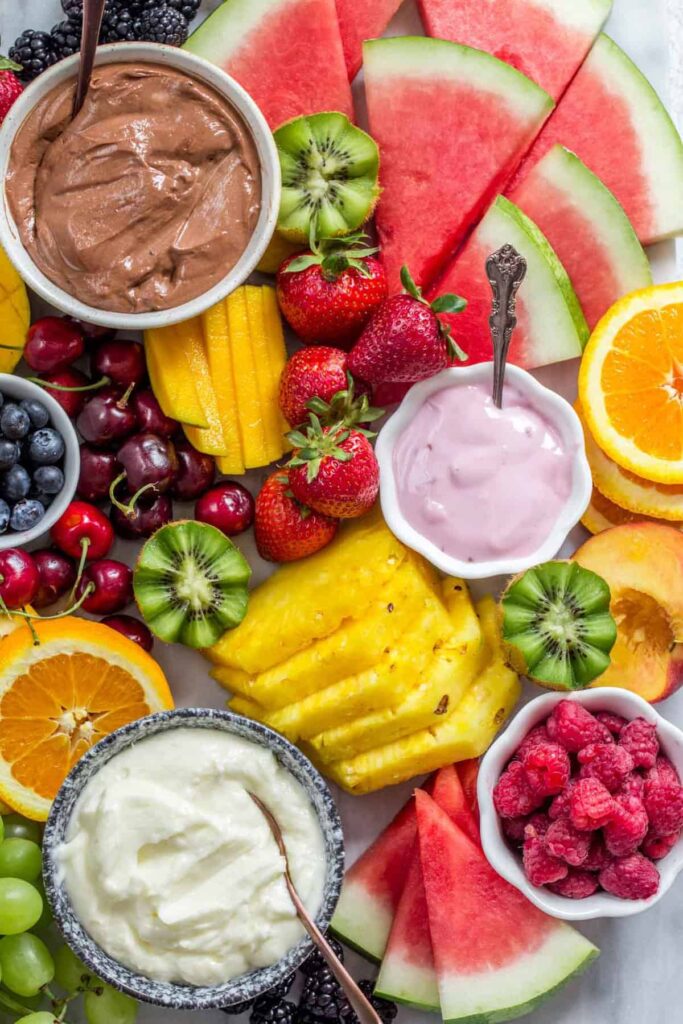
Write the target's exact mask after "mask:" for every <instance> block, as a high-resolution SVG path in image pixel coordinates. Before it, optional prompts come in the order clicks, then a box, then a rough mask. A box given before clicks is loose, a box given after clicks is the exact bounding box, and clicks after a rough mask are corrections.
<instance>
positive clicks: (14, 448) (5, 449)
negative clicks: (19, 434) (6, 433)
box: [0, 437, 21, 469]
mask: <svg viewBox="0 0 683 1024" xmlns="http://www.w3.org/2000/svg"><path fill="white" fill-rule="evenodd" d="M20 453H21V447H20V445H19V444H17V442H16V441H10V440H8V439H7V438H6V437H0V469H9V468H10V466H13V465H14V463H15V462H18V461H19V455H20Z"/></svg>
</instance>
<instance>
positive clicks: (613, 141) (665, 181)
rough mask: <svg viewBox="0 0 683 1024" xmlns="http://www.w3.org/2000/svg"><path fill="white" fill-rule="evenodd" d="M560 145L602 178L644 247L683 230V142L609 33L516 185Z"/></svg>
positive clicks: (595, 49)
mask: <svg viewBox="0 0 683 1024" xmlns="http://www.w3.org/2000/svg"><path fill="white" fill-rule="evenodd" d="M557 143H559V144H560V145H563V146H567V147H568V148H569V149H571V150H572V152H573V153H576V155H577V156H578V157H579V159H580V160H582V161H583V162H584V163H585V164H586V166H587V167H589V168H590V169H591V171H593V173H594V174H597V176H598V178H600V180H601V181H602V182H603V184H604V185H606V186H607V188H608V189H609V190H610V192H612V193H613V194H614V196H615V197H616V198H617V200H618V201H619V202H620V203H621V205H622V206H623V208H624V210H625V211H626V214H627V216H628V218H629V220H630V221H631V223H632V224H633V227H634V229H635V231H636V234H637V235H638V238H639V239H640V241H641V242H642V243H643V244H644V245H647V244H649V243H651V242H657V241H660V240H661V239H663V238H669V237H672V236H674V235H677V234H680V233H681V232H683V141H682V140H681V137H680V135H679V134H678V131H677V130H676V126H675V125H674V123H673V121H672V120H671V118H670V117H669V114H668V113H667V111H666V110H665V108H664V105H663V104H662V102H661V100H660V99H659V97H658V96H657V93H656V92H655V90H654V89H653V88H652V86H651V85H650V83H649V82H648V80H647V79H646V78H645V76H644V75H643V74H642V73H641V72H640V71H639V70H638V68H637V67H636V66H635V64H634V63H633V61H632V60H631V59H630V58H629V57H627V56H626V54H625V53H624V52H623V50H621V49H620V48H619V47H618V46H617V44H616V43H615V42H613V41H612V40H611V39H610V38H609V37H608V36H606V35H604V34H603V35H601V36H599V37H598V40H597V42H596V44H595V46H594V47H593V49H592V50H591V52H590V54H589V55H588V57H587V59H586V61H585V63H584V64H583V66H582V67H581V69H580V70H579V71H578V72H577V74H576V77H575V78H574V80H573V81H572V83H571V85H570V86H569V88H568V89H567V91H566V93H565V94H564V97H563V98H562V100H561V102H560V103H559V105H558V107H557V110H556V111H555V113H554V114H553V115H552V117H551V118H550V119H549V121H548V123H547V124H546V125H545V127H544V129H543V131H542V132H541V134H540V135H539V137H538V139H537V141H536V143H535V144H534V146H533V148H532V149H531V151H530V152H529V154H528V156H527V157H526V159H525V161H524V163H523V164H522V166H521V168H520V169H519V171H518V173H517V175H516V176H515V179H514V183H513V184H512V185H511V186H510V188H512V187H517V185H518V183H519V182H520V181H522V180H523V179H524V177H525V176H526V175H527V174H529V173H530V170H531V168H532V167H534V166H535V165H536V164H537V163H538V161H539V160H540V159H541V158H542V157H543V156H545V154H546V153H547V152H548V150H549V149H551V148H552V147H553V146H554V145H556V144H557Z"/></svg>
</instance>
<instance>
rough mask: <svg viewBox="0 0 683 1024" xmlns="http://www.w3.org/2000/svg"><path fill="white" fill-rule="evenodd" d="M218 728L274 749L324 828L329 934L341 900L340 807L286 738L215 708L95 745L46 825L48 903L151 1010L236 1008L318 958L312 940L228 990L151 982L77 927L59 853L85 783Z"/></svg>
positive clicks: (81, 947)
mask: <svg viewBox="0 0 683 1024" xmlns="http://www.w3.org/2000/svg"><path fill="white" fill-rule="evenodd" d="M186 727H189V728H192V729H220V730H222V731H224V732H230V733H235V734H236V735H237V736H242V737H243V738H244V739H247V740H251V742H252V743H256V744H258V745H259V746H261V747H268V749H269V750H272V751H273V753H274V754H275V757H276V758H277V759H278V761H279V762H280V764H281V765H282V766H283V767H284V768H286V769H287V771H289V772H291V774H292V775H293V776H294V778H295V779H297V781H298V782H299V783H300V784H301V785H302V786H303V788H304V789H305V791H306V793H307V794H308V796H309V797H310V800H311V803H312V804H313V807H314V808H315V812H316V814H317V816H318V821H319V822H320V827H321V829H322V833H323V837H324V840H325V854H326V860H327V867H326V874H325V885H324V890H323V899H322V904H321V906H320V909H319V911H318V915H317V917H316V922H317V924H318V927H319V928H321V929H322V930H323V931H324V930H325V929H326V928H327V926H328V924H329V923H330V920H331V918H332V914H333V913H334V909H335V907H336V905H337V900H338V899H339V892H340V889H341V883H342V878H343V875H344V836H343V833H342V826H341V821H340V819H339V814H338V813H337V808H336V807H335V804H334V800H333V799H332V795H331V793H330V791H329V789H328V788H327V784H326V783H325V781H324V780H323V778H322V776H321V775H319V774H318V772H317V771H316V770H315V768H314V767H313V765H312V764H311V763H310V761H309V760H308V758H306V757H304V755H303V754H302V753H301V751H300V750H297V748H296V747H295V746H293V745H292V744H291V743H289V742H288V741H287V740H286V739H284V738H283V737H282V736H280V735H279V734H278V733H276V732H273V731H272V730H271V729H268V728H266V726H264V725H260V724H259V723H258V722H252V721H249V720H248V719H246V718H241V717H240V716H239V715H235V714H232V713H230V712H228V711H216V710H215V709H213V708H178V709H177V710H175V711H161V712H159V713H158V714H156V715H150V716H149V717H148V718H141V719H140V720H139V721H137V722H133V723H132V724H131V725H126V726H124V727H123V728H122V729H119V730H118V731H117V732H114V733H112V734H111V735H110V736H107V737H106V738H105V739H103V740H102V741H101V742H100V743H98V744H97V745H96V746H94V747H93V748H92V749H91V750H90V751H89V752H88V753H87V754H86V755H85V756H84V757H83V758H81V760H80V761H79V762H78V763H77V764H76V766H75V767H74V768H73V769H72V771H71V772H70V773H69V775H68V776H67V778H66V779H65V780H64V783H63V785H62V787H61V789H60V790H59V792H58V794H57V796H56V798H55V801H54V803H53V805H52V810H51V811H50V817H49V818H48V821H47V824H46V826H45V836H44V839H43V880H44V882H45V893H46V895H47V900H48V903H49V904H50V907H51V909H52V913H53V914H54V918H55V921H56V923H57V925H58V927H59V929H60V931H61V932H62V935H63V936H64V940H65V941H66V943H67V945H68V946H70V947H71V949H72V950H73V951H74V953H75V954H76V955H77V956H78V957H80V958H81V960H82V961H83V962H84V963H85V964H86V965H87V966H88V967H89V968H90V969H91V970H92V971H94V972H95V973H96V974H97V975H98V976H99V977H100V978H103V979H104V981H107V982H109V984H110V985H113V986H114V987H115V988H118V989H120V990H121V991H122V992H127V993H128V995H131V996H134V997H135V998H136V999H141V1000H143V1001H144V1002H147V1003H156V1004H157V1005H158V1006H166V1007H169V1008H170V1009H174V1010H206V1009H209V1008H212V1007H229V1006H231V1005H233V1004H234V1003H239V1002H242V1001H243V1000H246V999H253V998H255V997H256V996H259V995H261V994H262V993H264V992H267V991H268V989H271V988H272V987H273V986H274V985H277V984H278V982H281V981H283V980H284V979H285V978H286V977H287V975H288V974H291V973H292V971H294V970H296V968H297V967H299V965H300V964H302V963H303V961H304V960H305V959H306V957H307V956H308V955H309V954H310V953H311V951H312V948H313V947H312V943H311V940H310V939H308V938H303V939H301V941H300V942H298V943H297V945H296V946H294V948H293V949H290V950H289V952H288V953H287V954H286V955H285V956H284V957H283V958H282V959H281V960H278V962H277V963H275V964H272V965H271V966H270V967H264V968H261V969H259V970H255V971H250V972H249V973H248V974H243V975H240V977H238V978H233V980H232V981H228V982H226V983H225V984H224V985H211V986H201V987H200V986H198V987H195V986H192V985H179V984H172V983H169V982H161V981H152V980H151V979H149V978H146V977H144V976H143V975H140V974H136V973H135V971H131V970H130V969H129V968H128V967H124V966H123V965H122V964H120V963H118V961H116V960H114V959H112V957H110V956H109V955H108V954H107V953H105V952H104V950H103V949H101V947H100V946H98V945H97V943H96V942H95V941H94V940H93V939H92V938H91V937H90V936H89V935H88V933H87V932H86V931H85V929H84V928H83V925H82V924H81V923H80V921H79V920H78V918H77V916H76V914H75V913H74V910H73V907H72V905H71V900H70V899H69V895H68V893H67V891H66V888H65V887H64V885H63V884H62V883H61V882H60V879H59V871H58V865H57V861H56V858H55V851H56V849H57V847H58V846H59V845H60V843H62V842H63V841H64V839H65V837H66V833H67V830H68V826H69V820H70V818H71V814H72V812H73V809H74V805H75V803H76V801H77V799H78V797H79V796H80V794H81V792H82V791H83V789H84V787H85V785H86V784H87V782H88V781H89V780H90V779H91V778H92V776H93V775H95V774H96V772H98V771H99V769H100V768H101V767H102V766H103V765H104V764H106V763H107V761H110V760H111V759H112V757H115V756H116V755H117V754H118V753H120V751H122V750H125V749H126V747H130V746H131V745H132V744H133V743H137V742H138V741H140V740H143V739H146V738H147V737H148V736H154V735H156V734H157V733H160V732H166V731H168V730H170V729H179V728H186Z"/></svg>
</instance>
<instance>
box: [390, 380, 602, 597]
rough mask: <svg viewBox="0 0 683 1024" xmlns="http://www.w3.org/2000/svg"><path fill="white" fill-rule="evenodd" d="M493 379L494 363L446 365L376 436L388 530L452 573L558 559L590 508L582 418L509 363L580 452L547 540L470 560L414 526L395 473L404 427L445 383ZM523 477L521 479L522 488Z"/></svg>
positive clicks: (474, 573) (481, 573)
mask: <svg viewBox="0 0 683 1024" xmlns="http://www.w3.org/2000/svg"><path fill="white" fill-rule="evenodd" d="M492 379H493V363H477V364H476V365H474V366H464V367H458V366H453V367H450V368H449V369H447V370H442V371H441V373H437V375H436V376H435V377H430V378H429V380H424V381H421V382H420V383H419V384H415V385H414V386H413V387H412V388H411V389H410V391H409V392H408V394H407V395H406V396H405V398H404V399H403V401H402V402H401V404H400V406H399V407H398V409H397V410H396V412H395V413H394V414H393V416H392V417H391V419H390V420H388V421H387V423H386V424H385V425H384V427H383V428H382V430H381V432H380V435H379V438H378V440H377V447H376V453H377V459H378V461H379V470H380V500H381V503H382V512H383V514H384V518H385V520H386V522H387V524H388V526H389V528H390V530H391V531H392V532H393V533H394V534H395V535H396V536H397V537H398V538H399V540H401V541H403V543H404V544H406V545H407V546H408V547H409V548H413V550H414V551H418V552H419V553H420V554H421V555H424V557H425V558H426V559H427V560H428V561H429V562H431V563H432V565H435V566H436V567H437V569H441V571H442V572H445V573H447V574H448V575H449V576H460V577H462V578H463V579H468V580H480V579H485V578H486V577H489V576H501V575H504V574H511V573H518V572H524V570H525V569H529V568H530V567H531V566H532V565H537V564H538V563H539V562H546V561H548V559H550V558H554V557H555V555H556V554H557V552H558V551H559V550H560V548H561V547H562V544H563V543H564V541H565V540H566V538H567V534H568V533H569V531H570V530H571V529H572V528H573V527H574V526H576V524H577V523H578V521H579V519H580V518H581V516H582V515H583V513H584V512H585V511H586V509H587V508H588V504H589V502H590V499H591V493H592V490H593V482H592V478H591V472H590V468H589V466H588V461H587V459H586V453H585V447H584V439H583V430H582V427H581V423H580V422H579V418H578V416H577V415H576V413H575V412H574V410H573V409H572V407H571V405H570V404H569V402H567V401H566V400H565V399H564V398H562V397H561V396H560V395H558V394H556V392H554V391H551V390H550V389H549V388H546V387H544V386H543V385H542V384H539V382H538V381H537V380H536V379H535V378H534V377H532V376H531V374H530V373H527V371H526V370H522V369H521V368H520V367H518V366H508V367H507V369H506V380H509V381H511V382H513V383H514V384H515V385H516V387H517V388H518V389H519V391H521V392H522V394H523V395H524V396H525V397H527V398H528V399H529V403H530V404H531V405H532V406H533V407H534V408H535V409H538V410H539V412H541V413H542V414H543V415H545V416H546V417H547V418H548V420H550V422H551V423H553V424H554V426H555V427H556V429H557V431H558V432H559V434H560V436H561V438H562V440H563V441H564V442H565V444H566V445H567V447H568V448H571V447H574V448H575V450H576V456H575V459H574V464H573V472H572V489H571V493H570V495H569V497H568V499H567V502H566V503H565V505H564V507H563V509H562V511H561V513H560V515H559V516H558V519H557V521H556V522H555V524H554V526H553V528H552V530H551V532H550V533H549V534H548V537H547V538H546V540H545V541H544V543H543V544H542V545H541V546H540V547H539V548H537V549H536V550H535V551H532V552H530V553H529V554H528V555H525V556H524V557H522V558H500V559H496V560H494V561H486V562H484V561H481V562H466V561H462V560H461V559H459V558H455V557H453V556H452V555H448V554H446V553H445V552H443V551H441V549H440V548H438V547H437V546H436V544H434V543H433V542H432V541H431V540H429V538H428V537H425V536H424V535H423V534H421V533H419V532H418V531H417V530H416V529H415V527H414V526H412V525H411V524H410V523H409V522H408V520H407V519H406V517H405V516H404V514H403V512H402V511H401V506H400V504H399V500H398V493H397V485H396V475H395V473H394V447H395V445H396V443H397V441H398V439H399V438H400V437H401V435H402V434H403V432H404V431H405V430H407V429H408V428H409V427H410V424H411V422H412V421H413V418H414V416H415V414H416V412H417V411H418V409H419V408H420V406H422V405H423V403H424V402H425V400H426V399H427V398H429V396H430V395H433V394H434V393H435V392H437V391H442V390H443V389H444V388H447V387H451V386H453V387H464V386H465V385H468V384H486V385H487V386H490V385H491V383H492ZM521 486H523V481H520V487H521Z"/></svg>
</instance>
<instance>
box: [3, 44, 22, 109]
mask: <svg viewBox="0 0 683 1024" xmlns="http://www.w3.org/2000/svg"><path fill="white" fill-rule="evenodd" d="M15 71H21V64H15V63H14V61H13V60H10V59H9V57H0V124H2V122H3V121H4V120H5V118H6V117H7V113H8V111H9V109H10V107H11V106H12V104H13V103H14V101H15V100H16V99H17V97H18V96H20V95H21V93H22V92H23V91H24V87H23V85H22V84H21V82H20V81H19V79H18V78H17V76H16V75H15V74H14V72H15Z"/></svg>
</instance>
